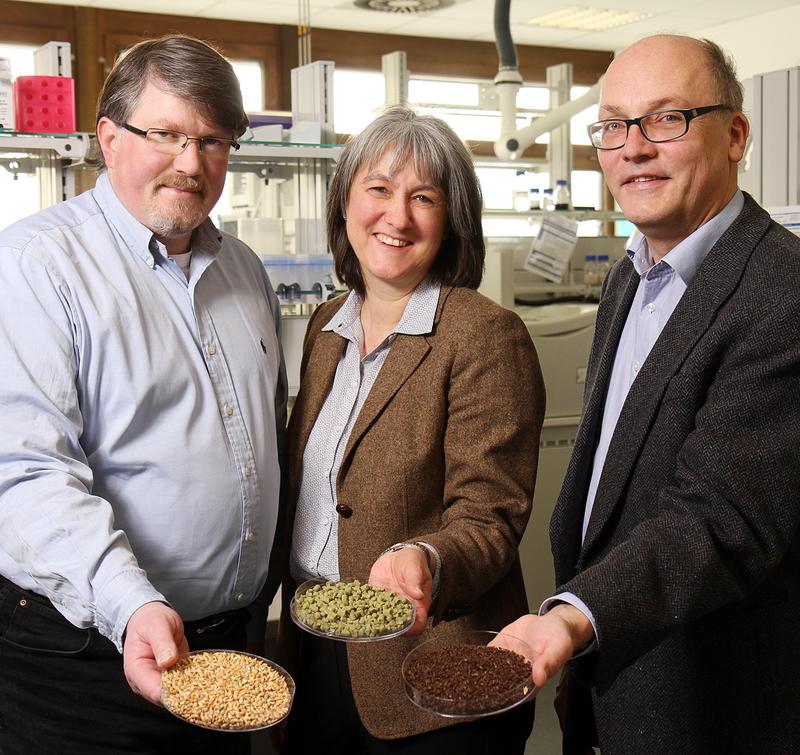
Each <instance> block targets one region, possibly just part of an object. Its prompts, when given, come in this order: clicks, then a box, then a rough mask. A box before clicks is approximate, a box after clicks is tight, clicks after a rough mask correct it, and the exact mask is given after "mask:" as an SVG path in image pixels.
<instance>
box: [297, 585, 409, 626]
mask: <svg viewBox="0 0 800 755" xmlns="http://www.w3.org/2000/svg"><path fill="white" fill-rule="evenodd" d="M295 612H296V613H297V616H298V618H299V619H300V620H301V621H302V622H303V623H304V624H306V625H308V626H310V627H311V628H312V629H316V630H317V631H320V632H326V633H332V634H336V635H339V636H341V637H347V638H350V639H357V638H360V637H376V636H378V635H383V634H391V633H392V632H396V631H399V630H401V629H402V628H403V627H404V626H406V624H408V623H409V622H410V621H411V616H412V608H411V603H409V601H408V600H406V599H405V598H403V597H401V596H400V595H397V594H395V593H393V592H389V591H388V590H384V589H383V588H382V587H375V586H374V585H368V584H365V583H362V582H360V581H359V580H354V581H352V582H324V583H320V584H317V585H314V586H313V587H310V588H309V589H307V590H305V591H303V592H302V593H300V594H299V595H297V596H296V597H295Z"/></svg>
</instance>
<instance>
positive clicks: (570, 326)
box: [515, 303, 597, 612]
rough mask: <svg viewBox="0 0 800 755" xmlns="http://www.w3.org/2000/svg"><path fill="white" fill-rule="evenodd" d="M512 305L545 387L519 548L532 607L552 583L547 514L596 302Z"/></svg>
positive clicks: (576, 416)
mask: <svg viewBox="0 0 800 755" xmlns="http://www.w3.org/2000/svg"><path fill="white" fill-rule="evenodd" d="M515 311H516V312H517V314H519V316H520V317H521V318H522V320H523V322H524V323H525V325H526V326H527V327H528V332H529V333H530V334H531V338H532V339H533V343H534V345H535V346H536V352H537V354H538V355H539V363H540V365H541V368H542V375H543V377H544V384H545V391H546V393H547V404H546V407H547V408H546V411H545V418H544V425H543V427H542V433H541V436H540V439H539V467H538V472H537V475H536V490H535V494H534V498H533V513H532V515H531V519H530V521H529V522H528V527H527V529H526V530H525V534H524V536H523V538H522V542H521V543H520V548H519V553H520V561H521V562H522V574H523V577H524V578H525V589H526V591H527V594H528V606H529V608H530V610H531V611H534V612H535V611H537V610H538V609H539V605H540V603H541V601H542V600H544V599H545V598H547V597H549V596H551V595H552V594H553V590H554V588H555V584H554V576H553V559H552V556H551V552H550V538H549V525H550V517H551V515H552V513H553V508H554V506H555V503H556V501H557V500H558V494H559V492H560V490H561V483H562V482H563V480H564V476H565V474H566V471H567V464H568V463H569V458H570V456H571V454H572V448H573V446H574V445H575V435H576V434H577V431H578V423H579V422H580V414H581V405H582V402H583V389H584V384H585V381H586V365H587V363H588V361H589V350H590V348H591V344H592V338H593V337H594V327H595V320H596V317H597V305H596V304H573V303H556V304H545V305H542V306H538V307H531V306H526V307H516V308H515Z"/></svg>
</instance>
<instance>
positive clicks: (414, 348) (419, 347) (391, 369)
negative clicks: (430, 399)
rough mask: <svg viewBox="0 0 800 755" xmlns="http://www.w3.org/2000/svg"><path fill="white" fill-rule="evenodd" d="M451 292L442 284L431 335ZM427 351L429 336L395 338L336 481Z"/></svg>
mask: <svg viewBox="0 0 800 755" xmlns="http://www.w3.org/2000/svg"><path fill="white" fill-rule="evenodd" d="M452 290H453V287H452V286H444V285H443V286H442V287H441V290H440V292H439V303H438V304H437V306H436V315H435V317H434V321H433V322H434V324H433V332H435V331H436V327H437V326H438V324H439V320H440V319H441V317H442V309H443V308H444V304H445V302H446V301H447V297H448V296H449V295H450V292H451V291H452ZM430 350H431V345H430V340H429V338H428V336H419V335H403V334H398V335H397V336H396V338H395V342H394V343H393V344H392V348H391V349H390V351H389V355H388V356H387V357H386V361H385V362H384V363H383V366H382V367H381V371H380V373H378V378H377V380H375V383H374V385H373V386H372V390H370V392H369V396H367V400H366V401H365V402H364V406H362V407H361V412H360V413H359V415H358V419H357V420H356V424H355V425H354V426H353V431H352V432H351V433H350V438H349V440H348V441H347V448H346V449H345V452H344V457H343V458H342V465H341V467H340V469H339V479H341V478H342V477H343V475H344V474H346V472H347V469H348V468H349V466H350V462H351V461H352V458H353V454H354V453H355V450H356V448H357V446H358V444H359V442H360V441H361V439H362V438H363V437H364V434H365V433H366V432H367V430H369V428H370V427H372V425H373V423H374V422H375V420H376V419H377V418H378V417H379V416H380V415H381V413H382V412H383V410H384V409H385V408H386V405H387V404H388V403H389V402H390V401H391V400H392V398H393V397H394V396H395V395H396V394H397V392H398V391H399V390H400V388H402V386H403V384H404V383H405V382H406V380H408V378H409V377H411V375H412V374H413V373H414V371H415V370H416V369H417V367H419V365H420V364H421V362H422V360H423V359H425V357H426V355H427V354H428V352H429V351H430Z"/></svg>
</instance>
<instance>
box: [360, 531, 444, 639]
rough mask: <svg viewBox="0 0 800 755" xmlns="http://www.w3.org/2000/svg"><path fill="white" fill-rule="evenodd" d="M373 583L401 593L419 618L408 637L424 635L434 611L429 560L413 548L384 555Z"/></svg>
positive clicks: (374, 569)
mask: <svg viewBox="0 0 800 755" xmlns="http://www.w3.org/2000/svg"><path fill="white" fill-rule="evenodd" d="M369 583H370V584H371V585H376V586H377V587H384V588H386V589H387V590H391V591H392V592H396V593H399V594H400V595H403V596H405V597H406V598H408V599H409V600H410V601H411V602H412V603H413V604H414V607H415V608H416V610H417V615H416V618H415V620H414V624H413V625H412V626H411V629H409V630H408V632H407V634H412V635H413V634H420V633H421V632H422V631H423V630H424V629H425V627H426V626H427V624H428V612H429V611H430V608H431V591H432V589H433V575H432V574H431V570H430V566H429V565H428V557H427V555H426V553H425V552H424V551H423V550H422V549H421V548H419V547H415V546H409V547H408V548H400V549H399V550H396V551H393V552H391V553H384V554H383V555H382V556H380V557H379V558H378V560H377V561H376V562H375V563H374V564H373V565H372V569H371V570H370V573H369Z"/></svg>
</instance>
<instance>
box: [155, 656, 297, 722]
mask: <svg viewBox="0 0 800 755" xmlns="http://www.w3.org/2000/svg"><path fill="white" fill-rule="evenodd" d="M188 655H189V657H191V656H198V655H218V656H219V657H220V658H225V657H226V656H242V657H246V658H251V659H253V660H255V661H257V662H258V663H263V664H264V665H265V666H269V667H270V668H271V669H272V670H273V671H275V672H277V673H278V674H279V675H280V676H281V677H283V680H284V681H285V682H286V691H287V692H288V697H289V699H288V705H286V706H285V711H283V712H281V711H274V712H273V711H271V710H268V711H264V712H262V713H264V714H265V715H264V720H263V721H262V722H260V723H258V724H253V725H244V726H233V725H231V726H227V725H221V724H214V723H213V721H214V720H215V719H214V718H211V719H209V718H207V717H204V719H201V718H196V717H193V716H191V715H184V713H183V711H184V709H185V707H184V705H183V704H182V702H181V695H178V696H173V695H171V694H170V693H169V692H167V690H166V689H165V688H164V687H163V686H162V689H161V702H162V703H163V705H164V707H165V708H166V709H167V710H168V711H169V712H170V713H172V715H173V716H175V717H176V718H179V719H180V720H181V721H186V722H187V723H190V724H193V725H194V726H199V727H200V728H201V729H210V730H212V731H222V732H234V733H235V732H240V733H241V732H248V731H259V730H261V729H267V728H269V727H270V726H275V725H276V724H279V723H280V722H281V721H283V720H284V719H285V718H286V717H287V716H288V715H289V711H291V709H292V703H293V702H294V695H295V689H296V687H295V683H294V679H292V677H291V675H290V674H289V672H288V671H286V669H284V668H283V667H282V666H279V665H278V664H277V663H275V662H274V661H270V660H268V659H267V658H262V657H261V656H258V655H253V654H252V653H244V652H242V651H239V650H216V649H215V650H193V651H191V652H190V653H189V654H188ZM242 702H244V701H243V700H242V699H241V697H239V698H238V699H237V700H234V699H233V695H226V696H220V699H219V700H218V704H219V706H220V707H221V708H222V709H223V710H226V709H227V707H228V706H230V705H241V704H242ZM187 707H188V708H189V709H192V710H194V709H193V708H192V707H191V706H187Z"/></svg>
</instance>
